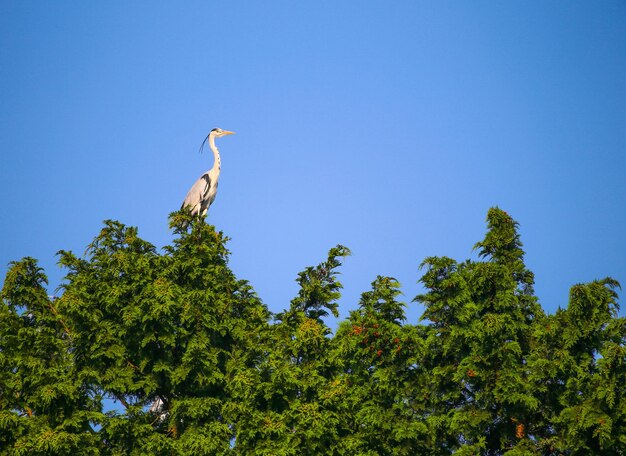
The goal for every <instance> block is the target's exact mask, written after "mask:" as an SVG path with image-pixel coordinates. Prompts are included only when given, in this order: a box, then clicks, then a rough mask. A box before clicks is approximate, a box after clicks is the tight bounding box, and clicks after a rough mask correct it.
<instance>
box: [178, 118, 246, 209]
mask: <svg viewBox="0 0 626 456" xmlns="http://www.w3.org/2000/svg"><path fill="white" fill-rule="evenodd" d="M233 134H235V132H233V131H227V130H222V129H221V128H214V129H213V130H211V132H210V133H209V134H208V135H207V137H206V138H204V141H203V142H202V145H201V146H200V150H202V148H203V147H204V144H205V143H206V142H207V139H208V140H209V146H210V147H211V150H212V151H213V157H214V161H213V168H211V169H210V170H208V171H207V172H206V173H204V174H203V175H202V176H200V178H199V179H198V180H197V181H196V182H195V183H194V184H193V185H192V186H191V188H190V189H189V192H187V196H185V200H184V201H183V205H182V207H181V209H182V208H185V207H189V208H190V209H191V214H192V215H198V216H202V217H204V216H206V214H207V211H208V210H209V206H210V205H211V203H213V200H214V199H215V195H216V194H217V182H218V180H219V177H220V169H221V161H220V152H219V151H218V150H217V147H215V138H221V137H222V136H226V135H233Z"/></svg>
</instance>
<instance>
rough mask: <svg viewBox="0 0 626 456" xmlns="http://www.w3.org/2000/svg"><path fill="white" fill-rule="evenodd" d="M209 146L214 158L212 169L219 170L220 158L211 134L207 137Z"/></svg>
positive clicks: (220, 166) (220, 165) (220, 167)
mask: <svg viewBox="0 0 626 456" xmlns="http://www.w3.org/2000/svg"><path fill="white" fill-rule="evenodd" d="M209 146H210V147H211V150H212V151H213V158H214V159H215V160H214V162H213V169H216V170H217V171H220V170H221V169H222V161H221V160H220V151H219V150H217V146H215V138H214V137H213V136H210V137H209Z"/></svg>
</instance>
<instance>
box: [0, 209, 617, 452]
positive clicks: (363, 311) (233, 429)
mask: <svg viewBox="0 0 626 456" xmlns="http://www.w3.org/2000/svg"><path fill="white" fill-rule="evenodd" d="M170 226H171V229H172V231H173V234H174V238H173V241H172V243H171V245H168V246H166V247H164V248H163V249H162V250H158V249H157V248H156V247H155V246H153V245H152V244H150V243H149V242H147V241H145V240H142V239H141V238H140V237H139V236H138V230H137V228H135V227H128V226H125V225H123V224H121V223H119V222H117V221H110V220H109V221H105V222H104V227H103V228H102V230H101V231H100V233H99V234H98V235H97V236H96V237H95V239H94V240H93V242H92V243H91V244H90V245H89V246H88V248H87V251H86V253H85V255H84V256H83V257H79V256H76V255H75V254H74V253H72V252H69V251H60V252H59V253H58V255H59V263H60V264H61V265H62V266H63V267H64V268H65V270H66V276H65V279H64V281H63V284H62V286H61V293H60V296H59V297H50V296H48V293H47V291H46V286H47V279H46V275H45V273H44V271H43V270H42V269H41V268H40V267H39V266H38V263H37V260H35V259H34V258H29V257H27V258H23V259H22V260H20V261H15V262H13V263H12V264H11V265H10V269H9V271H8V272H7V275H6V277H5V280H4V285H3V287H2V291H1V294H0V297H1V299H2V304H1V305H0V454H6V455H25V454H39V455H50V454H58V455H63V454H76V455H82V454H85V455H100V454H102V455H139V454H164V455H187V454H188V455H202V454H206V455H230V454H233V455H237V454H260V455H320V454H324V455H370V456H374V455H381V456H382V455H415V454H430V455H449V454H455V455H483V454H484V455H505V454H506V455H509V456H514V455H533V454H535V455H587V454H605V455H622V454H626V394H625V393H626V391H625V388H626V387H625V385H626V344H625V342H626V319H624V318H620V317H619V316H618V295H617V289H618V288H619V284H618V283H617V282H616V281H615V280H613V279H611V278H605V279H601V280H594V281H592V282H589V283H585V284H576V285H574V286H573V287H572V288H571V290H570V294H569V305H568V306H567V308H565V309H559V310H557V311H556V313H554V314H552V315H549V314H546V313H545V312H544V311H543V309H542V307H541V306H540V304H539V302H538V300H537V297H536V296H535V295H534V291H533V283H534V276H533V273H532V272H531V271H529V270H528V269H527V268H526V266H525V264H524V251H523V249H522V242H521V240H520V236H519V232H518V224H517V223H516V222H515V221H514V220H513V219H512V218H511V216H509V215H508V214H507V213H506V212H504V211H502V210H500V209H498V208H492V209H490V210H489V212H488V214H487V232H486V235H485V237H484V239H483V240H482V241H480V242H478V243H477V244H476V245H475V249H476V251H477V253H478V260H465V261H462V262H458V261H456V260H453V259H451V258H447V257H429V258H426V259H425V260H424V261H423V262H422V263H421V270H422V273H423V275H422V276H421V278H419V281H420V282H421V284H422V285H423V287H424V292H423V293H422V294H420V295H419V296H417V297H415V299H414V301H415V302H418V303H421V304H423V306H424V308H425V311H424V314H423V316H422V319H421V321H419V322H407V319H406V315H405V307H406V305H407V304H406V303H404V302H402V301H400V296H401V292H400V284H399V283H398V281H397V280H396V279H394V278H393V277H387V276H382V275H381V276H378V277H376V278H374V280H373V282H372V286H371V289H370V290H367V291H365V292H364V293H363V294H362V295H361V299H360V301H359V302H358V303H355V305H354V306H353V310H352V311H351V312H350V314H349V316H348V317H347V319H345V320H343V321H341V322H340V323H339V324H338V327H337V328H336V330H335V331H334V332H333V330H332V329H331V328H330V327H329V326H328V324H327V322H326V321H325V317H327V316H329V315H331V314H332V315H334V316H335V317H338V304H337V303H338V299H339V298H340V296H341V289H342V285H341V282H340V281H339V272H340V267H341V265H342V261H343V260H344V258H345V257H346V256H348V255H350V251H349V249H348V248H347V247H345V246H341V245H338V246H336V247H333V248H331V249H330V251H329V252H328V256H327V258H326V259H324V260H323V261H322V262H321V263H320V264H319V265H317V266H311V267H307V268H305V269H304V270H303V271H302V272H300V273H299V274H297V278H296V281H297V283H298V285H299V291H298V294H297V296H295V297H294V298H293V300H292V301H291V303H289V306H287V307H286V308H285V310H284V311H282V312H280V313H278V314H275V315H273V314H272V313H270V312H269V311H268V309H267V307H266V306H265V305H264V304H263V302H262V300H261V299H260V298H259V297H258V296H257V295H256V293H255V292H254V290H253V288H252V287H251V285H250V284H249V283H248V282H247V281H245V280H242V279H239V278H237V277H236V276H235V274H234V273H233V272H232V270H231V269H230V268H229V266H228V259H229V255H230V252H229V251H228V249H227V247H226V244H227V241H228V238H227V237H226V236H225V235H224V234H223V233H222V232H219V231H216V229H215V227H213V226H211V225H209V224H207V223H206V222H205V221H204V220H202V219H200V220H198V219H196V218H193V217H191V216H190V214H189V213H186V212H184V211H183V212H175V213H173V214H172V215H171V216H170ZM416 264H417V262H416Z"/></svg>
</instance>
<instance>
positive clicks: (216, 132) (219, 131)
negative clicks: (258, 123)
mask: <svg viewBox="0 0 626 456" xmlns="http://www.w3.org/2000/svg"><path fill="white" fill-rule="evenodd" d="M234 134H235V132H234V131H228V130H222V129H221V128H214V129H213V130H211V133H209V135H210V136H213V137H214V138H221V137H222V136H226V135H234Z"/></svg>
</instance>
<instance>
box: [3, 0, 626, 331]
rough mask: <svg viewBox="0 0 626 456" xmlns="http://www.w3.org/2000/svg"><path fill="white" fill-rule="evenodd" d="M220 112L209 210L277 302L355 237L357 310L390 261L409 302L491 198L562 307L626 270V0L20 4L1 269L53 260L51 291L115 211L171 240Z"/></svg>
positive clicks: (457, 254) (245, 267)
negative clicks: (574, 291)
mask: <svg viewBox="0 0 626 456" xmlns="http://www.w3.org/2000/svg"><path fill="white" fill-rule="evenodd" d="M217 126H219V127H221V128H224V129H229V130H234V131H236V132H237V134H236V135H235V136H230V137H227V138H222V139H221V140H218V146H219V147H220V150H221V152H222V164H223V167H222V176H221V178H220V189H219V192H218V196H217V199H216V201H215V203H214V204H213V206H212V207H211V211H210V214H209V221H210V222H211V223H213V224H215V225H216V226H217V228H218V229H220V230H223V231H224V232H225V233H226V234H227V235H229V236H230V237H232V241H231V242H230V244H229V247H230V249H231V251H232V257H231V267H232V268H233V270H234V271H235V273H236V274H237V275H238V276H239V277H240V278H245V279H248V280H250V281H251V283H252V285H253V286H254V288H255V289H256V290H257V292H258V293H259V295H260V296H261V298H262V299H263V300H264V302H265V303H266V304H267V305H268V306H269V308H270V310H272V311H275V312H277V311H280V310H282V309H283V308H285V307H287V306H288V305H289V301H290V299H291V298H292V297H293V296H294V295H295V294H296V292H297V286H296V284H295V282H294V279H295V278H296V275H297V273H298V272H299V271H300V270H302V269H303V268H304V267H305V266H307V265H313V264H317V263H318V262H319V261H321V260H323V259H324V258H325V256H326V253H327V251H328V249H329V248H331V247H333V246H334V245H336V244H338V243H342V244H345V245H347V246H348V247H349V248H350V249H351V250H352V252H353V256H352V257H350V258H349V259H347V260H346V263H345V266H344V267H343V269H342V272H343V276H342V281H343V283H344V285H345V293H344V297H343V298H342V300H341V302H340V311H341V318H345V317H346V316H347V314H348V311H349V310H352V309H354V308H356V306H357V303H358V298H359V295H360V293H361V292H363V291H367V290H368V289H369V286H370V282H371V281H372V280H374V278H375V277H376V275H377V274H382V275H391V276H394V277H396V278H397V279H398V280H400V282H401V283H402V289H403V292H404V299H405V300H406V301H407V302H410V301H411V299H412V298H413V297H414V296H415V295H416V294H417V293H419V292H420V290H421V288H420V286H419V284H418V283H417V281H418V279H419V277H420V276H421V273H420V271H419V270H418V265H419V264H420V262H421V261H422V260H423V259H424V258H425V257H427V256H430V255H439V256H441V255H446V256H450V257H453V258H455V259H457V260H464V259H466V258H468V257H473V256H474V255H475V254H474V253H473V252H472V246H473V245H474V243H476V242H477V241H479V240H481V239H482V237H483V235H484V232H485V216H486V213H487V210H488V209H489V207H491V206H494V205H498V206H499V207H501V208H502V209H504V210H506V211H508V212H509V213H510V214H511V215H512V216H513V217H514V218H515V219H516V220H518V221H519V222H520V229H521V234H522V240H523V242H524V247H525V250H526V252H527V255H526V262H527V265H528V266H529V268H530V269H531V270H533V271H534V272H535V275H536V292H537V295H538V296H539V298H540V301H541V303H542V305H543V307H544V308H545V309H546V310H547V311H548V312H553V311H554V310H555V309H556V308H557V307H558V306H566V305H567V298H568V292H569V287H570V286H571V285H573V284H575V283H578V282H586V281H590V280H593V279H596V278H602V277H605V276H612V277H614V278H616V279H617V280H619V281H620V282H622V284H624V285H625V286H626V261H625V259H626V258H625V257H626V255H625V254H626V183H625V172H626V158H625V151H626V3H624V2H623V1H605V2H600V3H592V2H576V1H568V2H544V1H537V2H475V1H472V2H461V1H458V2H445V1H437V2H430V1H429V2H418V1H400V2H393V3H391V2H363V1H343V2H335V1H333V2H331V1H316V2H306V3H305V2H288V1H263V2H209V1H199V2H185V3H184V5H183V4H180V6H176V5H174V3H173V2H153V1H150V2H148V1H135V2H126V1H110V2H78V1H74V2H42V1H37V2H35V1H7V0H2V1H0V152H1V157H0V197H1V200H0V203H1V204H2V214H3V215H2V224H1V227H2V228H1V230H2V231H1V232H0V234H1V236H0V275H1V276H2V277H4V274H5V272H6V268H7V263H8V262H9V261H11V260H17V259H20V258H21V257H23V256H27V255H28V256H33V257H36V258H38V259H39V260H40V263H41V266H42V267H44V268H45V270H46V272H47V274H48V276H49V278H50V285H51V286H50V288H51V290H53V289H54V288H56V286H57V285H58V284H59V283H60V281H61V280H62V277H63V274H64V272H63V270H61V269H60V268H59V267H58V266H57V265H56V261H57V260H56V257H55V252H56V251H57V250H59V249H70V250H74V251H75V252H77V253H82V252H83V251H84V249H85V247H86V245H87V244H88V243H89V242H90V241H91V240H92V239H93V237H94V236H95V235H96V234H97V233H98V231H99V230H100V228H101V226H102V221H103V220H104V219H116V220H119V221H121V222H123V223H125V224H128V225H134V226H138V227H139V233H140V235H141V236H142V237H143V238H144V239H146V240H148V241H150V242H152V243H153V244H155V245H157V246H159V247H160V246H163V245H165V244H168V243H170V242H171V239H172V236H171V234H170V233H169V231H168V228H167V215H168V214H169V213H170V212H171V211H173V210H176V209H178V208H179V206H180V203H181V202H182V199H183V197H184V196H185V194H186V192H187V190H188V188H189V186H190V185H191V184H192V183H193V181H194V180H195V179H196V178H197V177H199V175H200V174H201V173H202V172H203V171H205V170H206V169H208V168H210V167H211V165H212V157H211V155H210V154H202V155H200V154H199V153H198V147H199V145H200V143H201V142H202V140H203V138H204V136H205V135H206V134H207V133H208V131H209V130H211V129H212V128H213V127H217ZM621 301H622V302H623V299H622V300H621ZM421 312H422V309H421V308H420V306H419V305H417V304H410V305H409V310H408V315H409V321H410V322H416V321H417V319H418V317H419V316H420V315H421ZM621 313H622V314H624V312H621Z"/></svg>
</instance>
